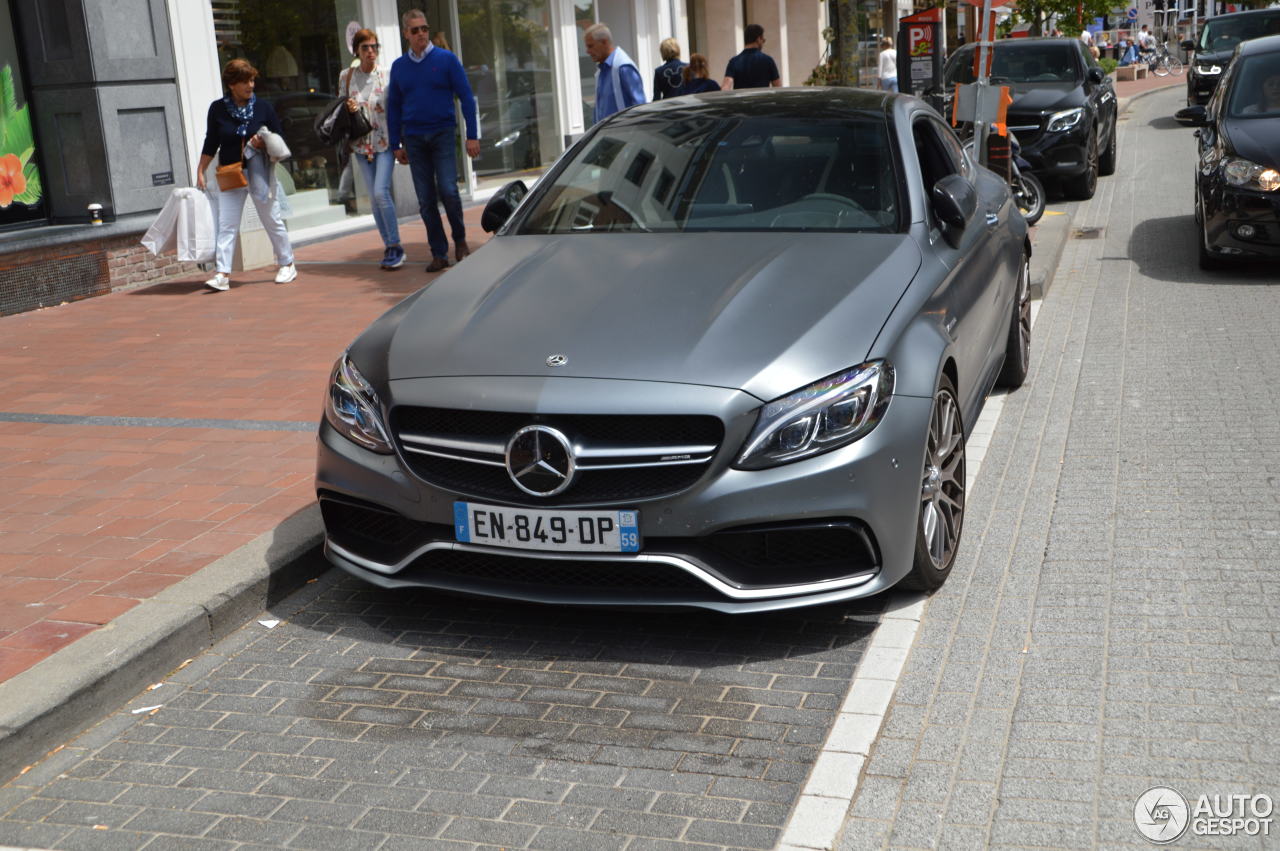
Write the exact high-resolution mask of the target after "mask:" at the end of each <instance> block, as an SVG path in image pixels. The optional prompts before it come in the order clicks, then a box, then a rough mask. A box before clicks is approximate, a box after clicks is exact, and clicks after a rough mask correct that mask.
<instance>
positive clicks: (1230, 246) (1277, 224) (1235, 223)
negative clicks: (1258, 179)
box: [1201, 184, 1280, 260]
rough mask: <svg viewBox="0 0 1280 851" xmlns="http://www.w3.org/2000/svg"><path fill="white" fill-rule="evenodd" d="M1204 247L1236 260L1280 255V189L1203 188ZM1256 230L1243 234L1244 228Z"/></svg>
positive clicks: (1269, 257) (1219, 186) (1268, 257)
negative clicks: (1271, 190)
mask: <svg viewBox="0 0 1280 851" xmlns="http://www.w3.org/2000/svg"><path fill="white" fill-rule="evenodd" d="M1201 193H1202V194H1201V197H1202V199H1203V201H1202V210H1203V214H1204V233H1205V247H1206V248H1207V249H1208V250H1209V252H1210V253H1211V254H1214V255H1217V256H1220V257H1223V258H1226V259H1237V260H1263V259H1271V258H1280V192H1259V191H1254V190H1250V189H1237V188H1235V187H1231V186H1221V185H1216V186H1213V185H1211V186H1209V187H1206V186H1205V185H1204V184H1202V187H1201ZM1243 226H1247V227H1250V228H1252V229H1253V234H1252V235H1251V236H1244V235H1242V233H1241V228H1242V227H1243Z"/></svg>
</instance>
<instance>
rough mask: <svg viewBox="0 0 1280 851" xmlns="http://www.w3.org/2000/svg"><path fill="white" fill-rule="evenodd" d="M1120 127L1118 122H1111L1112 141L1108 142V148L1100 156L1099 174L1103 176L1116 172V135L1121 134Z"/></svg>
mask: <svg viewBox="0 0 1280 851" xmlns="http://www.w3.org/2000/svg"><path fill="white" fill-rule="evenodd" d="M1119 129H1120V128H1118V127H1117V126H1116V122H1114V121H1112V122H1111V141H1110V142H1108V143H1107V149H1106V150H1105V151H1103V152H1102V156H1101V157H1099V158H1098V174H1100V175H1102V176H1103V177H1107V176H1108V175H1112V174H1115V173H1116V143H1117V140H1116V136H1117V135H1119V133H1118V131H1119Z"/></svg>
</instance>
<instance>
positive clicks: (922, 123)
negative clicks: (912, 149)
mask: <svg viewBox="0 0 1280 851" xmlns="http://www.w3.org/2000/svg"><path fill="white" fill-rule="evenodd" d="M939 130H942V131H943V132H944V133H945V134H946V135H948V136H950V135H951V133H950V131H949V130H946V129H945V128H942V127H940V126H939V125H938V124H937V123H936V122H935V121H934V120H933V119H931V118H920V119H917V120H916V122H915V123H914V124H912V125H911V135H912V140H913V141H914V142H915V145H916V156H917V157H919V158H920V174H921V175H922V176H923V178H924V188H925V191H926V192H930V191H932V190H933V185H934V184H935V183H937V182H938V181H939V180H941V179H942V178H944V177H946V176H947V175H949V174H961V173H962V172H961V171H960V163H962V162H964V161H965V160H964V152H963V151H961V150H958V147H959V143H956V149H955V150H953V149H951V148H949V147H948V146H947V144H946V143H945V142H943V134H942V133H939ZM951 138H952V139H953V140H954V139H955V137H954V136H952V137H951ZM957 153H958V154H959V155H960V156H959V158H957V157H956V154H957Z"/></svg>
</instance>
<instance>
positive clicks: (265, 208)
mask: <svg viewBox="0 0 1280 851" xmlns="http://www.w3.org/2000/svg"><path fill="white" fill-rule="evenodd" d="M270 169H271V162H270V159H269V158H268V157H267V156H265V155H264V154H258V155H257V156H255V157H251V158H250V159H248V160H245V163H244V170H245V176H246V177H247V178H248V180H249V185H248V186H242V187H241V188H239V189H224V190H222V191H221V192H218V193H217V194H216V195H215V196H214V197H215V198H216V199H217V205H216V206H217V214H218V239H217V247H216V251H215V255H214V256H215V258H216V259H217V263H218V271H219V272H221V273H223V274H224V275H230V274H231V258H232V257H234V256H235V252H236V235H237V234H238V233H239V232H240V216H241V214H242V213H243V212H244V201H245V199H246V198H248V197H252V198H253V206H254V207H256V208H257V209H258V218H259V219H261V220H262V227H263V229H264V230H266V232H267V238H268V239H269V240H271V248H272V250H274V251H275V255H276V263H277V264H279V265H281V266H288V265H289V264H290V263H292V262H293V246H292V245H291V244H290V242H289V232H288V231H287V230H286V229H285V226H284V219H282V218H281V217H280V213H279V203H278V202H273V201H272V200H271V190H270V184H269V183H268V182H267V176H268V175H269V174H270V175H271V177H272V178H274V177H275V175H274V174H271V172H270ZM276 191H277V192H279V191H280V190H279V189H277V190H276Z"/></svg>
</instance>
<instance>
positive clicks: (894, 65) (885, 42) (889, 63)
mask: <svg viewBox="0 0 1280 851" xmlns="http://www.w3.org/2000/svg"><path fill="white" fill-rule="evenodd" d="M880 47H881V50H880V88H881V89H882V90H884V91H886V92H896V91H897V90H898V51H896V50H894V49H893V39H891V38H885V39H881V40H880Z"/></svg>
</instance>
